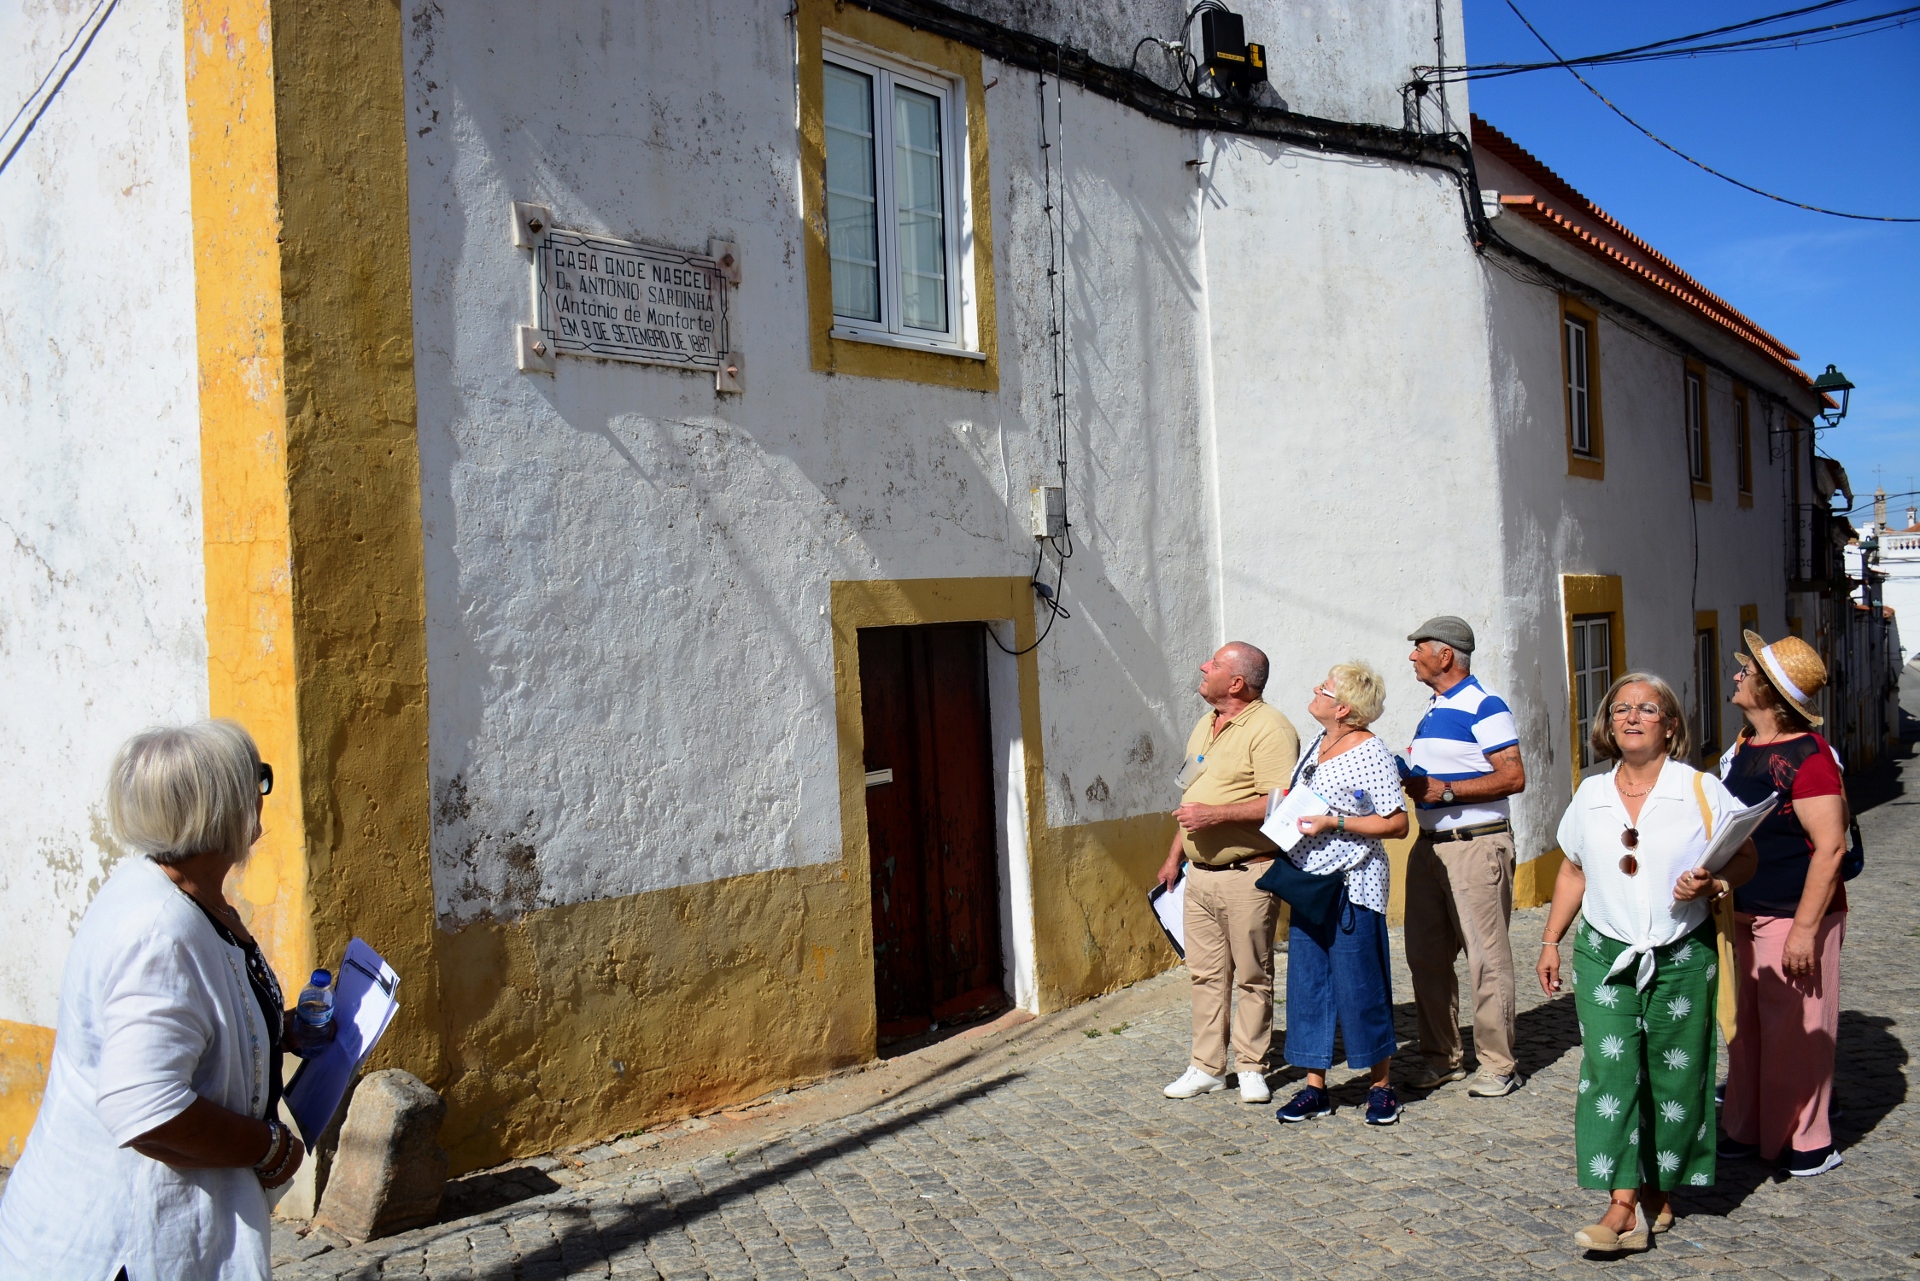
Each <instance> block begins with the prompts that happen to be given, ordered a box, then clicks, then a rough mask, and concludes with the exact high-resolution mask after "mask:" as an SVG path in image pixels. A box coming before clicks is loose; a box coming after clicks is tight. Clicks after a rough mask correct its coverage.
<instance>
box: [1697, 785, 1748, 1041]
mask: <svg viewBox="0 0 1920 1281" xmlns="http://www.w3.org/2000/svg"><path fill="white" fill-rule="evenodd" d="M1693 799H1694V800H1696V801H1699V802H1700V822H1701V824H1702V825H1703V826H1704V827H1705V828H1706V829H1707V840H1709V841H1711V840H1713V806H1711V805H1709V804H1707V776H1706V775H1705V774H1702V773H1700V772H1699V771H1697V770H1696V771H1695V772H1694V775H1693ZM1711 911H1712V912H1713V941H1714V951H1715V952H1717V953H1718V954H1719V956H1718V963H1719V966H1720V973H1719V979H1720V989H1719V992H1718V993H1717V994H1716V996H1715V1000H1714V1004H1715V1007H1716V1009H1717V1012H1718V1014H1719V1017H1720V1034H1721V1035H1722V1036H1724V1037H1726V1038H1727V1042H1728V1043H1729V1044H1731V1043H1732V1042H1733V1034H1734V1032H1735V1030H1736V1024H1735V1022H1734V1006H1735V1002H1736V1001H1737V1000H1738V998H1739V986H1738V983H1737V980H1736V977H1735V965H1736V962H1737V960H1738V958H1737V956H1736V955H1735V953H1734V950H1733V929H1734V922H1733V895H1731V894H1729V895H1727V896H1726V897H1725V898H1723V899H1721V900H1720V901H1719V902H1717V903H1715V904H1714V905H1713V906H1712V908H1711Z"/></svg>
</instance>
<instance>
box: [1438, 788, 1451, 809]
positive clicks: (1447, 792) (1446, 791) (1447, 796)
mask: <svg viewBox="0 0 1920 1281" xmlns="http://www.w3.org/2000/svg"><path fill="white" fill-rule="evenodd" d="M1440 799H1441V800H1443V801H1445V802H1446V803H1447V804H1449V805H1451V804H1453V784H1452V783H1442V784H1440Z"/></svg>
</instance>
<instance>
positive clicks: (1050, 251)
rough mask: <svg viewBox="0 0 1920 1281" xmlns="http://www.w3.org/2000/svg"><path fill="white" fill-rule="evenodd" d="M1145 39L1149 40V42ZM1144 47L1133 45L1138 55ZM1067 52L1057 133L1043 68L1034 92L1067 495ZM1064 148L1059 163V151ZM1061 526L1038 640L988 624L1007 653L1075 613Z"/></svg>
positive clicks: (1033, 579) (1036, 581)
mask: <svg viewBox="0 0 1920 1281" xmlns="http://www.w3.org/2000/svg"><path fill="white" fill-rule="evenodd" d="M1142 43H1145V42H1144V41H1143V42H1142ZM1139 52H1140V46H1139V45H1135V46H1134V54H1135V55H1136V57H1137V56H1138V54H1139ZM1062 58H1063V55H1062V52H1061V50H1060V49H1059V47H1058V46H1055V49H1054V68H1053V70H1054V76H1053V123H1054V128H1053V136H1052V137H1051V138H1049V137H1048V136H1047V74H1046V70H1045V68H1044V67H1043V68H1042V69H1041V71H1040V79H1039V83H1038V84H1037V85H1036V87H1035V92H1036V94H1037V96H1038V99H1039V118H1040V172H1041V189H1042V191H1043V193H1044V198H1043V200H1042V202H1041V206H1040V212H1041V213H1042V214H1043V215H1045V217H1046V223H1047V349H1048V354H1049V356H1050V357H1051V358H1052V362H1053V382H1052V386H1051V388H1050V389H1049V390H1050V394H1051V396H1052V400H1053V404H1052V406H1051V414H1052V417H1053V420H1054V463H1055V466H1056V467H1057V468H1058V470H1059V472H1060V494H1061V497H1062V499H1063V500H1064V498H1065V497H1066V492H1067V276H1066V271H1067V223H1066V213H1065V210H1064V209H1063V207H1062V204H1061V202H1063V201H1064V200H1065V199H1066V145H1065V144H1066V121H1065V116H1064V106H1063V102H1062V99H1063V95H1062V93H1061V91H1060V82H1061V77H1060V66H1061V62H1062ZM1133 74H1138V73H1137V72H1136V73H1133ZM1056 150H1057V151H1059V152H1060V158H1059V160H1058V161H1057V162H1056V160H1055V158H1054V152H1055V151H1056ZM1056 167H1057V168H1058V169H1059V170H1060V195H1059V197H1057V198H1056V197H1055V195H1054V179H1053V174H1054V170H1055V168H1056ZM1062 525H1063V526H1064V533H1065V535H1066V544H1065V546H1062V545H1061V543H1060V540H1059V539H1056V538H1054V537H1052V536H1051V535H1049V536H1048V537H1046V538H1044V539H1041V540H1039V541H1038V542H1037V543H1036V544H1035V546H1034V549H1033V573H1032V574H1030V575H1028V577H1027V585H1028V586H1029V587H1031V588H1033V594H1034V595H1035V596H1037V597H1039V599H1040V603H1041V604H1042V605H1043V606H1045V607H1046V610H1047V625H1046V626H1045V627H1044V628H1042V629H1041V632H1040V634H1039V635H1038V636H1036V637H1034V640H1033V644H1031V645H1026V646H1023V647H1021V648H1019V649H1013V648H1011V647H1009V646H1008V645H1007V644H1006V643H1005V642H1003V641H1002V640H1001V639H1000V637H999V636H998V635H996V634H995V633H994V630H993V629H992V628H991V627H989V628H988V629H987V635H988V636H989V637H990V638H992V640H993V643H994V644H995V645H997V646H999V647H1000V650H1001V652H1002V653H1006V654H1011V655H1013V656H1014V657H1016V658H1018V657H1019V656H1020V655H1022V654H1028V653H1032V652H1033V651H1034V650H1036V649H1039V648H1040V645H1041V642H1043V641H1045V640H1046V639H1047V637H1048V636H1049V635H1050V634H1051V633H1052V632H1053V625H1054V624H1055V623H1056V622H1058V621H1060V620H1061V619H1063V618H1072V617H1073V614H1072V612H1071V611H1069V610H1068V609H1067V607H1066V606H1065V605H1063V604H1061V603H1060V596H1061V594H1062V593H1063V592H1064V591H1065V589H1066V585H1067V560H1068V558H1069V557H1071V556H1072V555H1073V521H1072V520H1071V519H1065V518H1064V513H1063V520H1062ZM1049 545H1051V546H1052V548H1053V551H1054V556H1055V558H1056V559H1057V560H1058V561H1059V565H1060V568H1059V572H1058V573H1057V574H1056V575H1055V576H1054V581H1053V586H1052V587H1048V586H1047V585H1046V583H1045V582H1043V581H1042V580H1041V578H1040V571H1041V570H1043V569H1045V568H1046V557H1047V553H1046V549H1047V547H1048V546H1049Z"/></svg>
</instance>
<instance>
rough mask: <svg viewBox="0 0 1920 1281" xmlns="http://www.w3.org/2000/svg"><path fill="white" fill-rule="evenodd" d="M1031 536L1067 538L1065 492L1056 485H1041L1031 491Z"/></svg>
mask: <svg viewBox="0 0 1920 1281" xmlns="http://www.w3.org/2000/svg"><path fill="white" fill-rule="evenodd" d="M1033 536H1034V537H1035V538H1065V537H1066V536H1067V491H1066V490H1064V489H1062V488H1061V487H1060V486H1058V485H1043V486H1041V487H1040V488H1039V489H1036V490H1034V491H1033Z"/></svg>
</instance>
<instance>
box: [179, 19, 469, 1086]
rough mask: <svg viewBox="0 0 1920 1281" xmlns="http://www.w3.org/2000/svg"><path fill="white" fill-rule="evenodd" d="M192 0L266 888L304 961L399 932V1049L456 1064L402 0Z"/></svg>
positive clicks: (287, 940) (274, 939) (217, 533)
mask: <svg viewBox="0 0 1920 1281" xmlns="http://www.w3.org/2000/svg"><path fill="white" fill-rule="evenodd" d="M185 16H186V23H185V26H186V42H187V64H186V65H187V70H186V75H187V103H188V123H189V129H190V138H191V141H190V157H189V163H190V166H191V169H192V191H193V215H194V217H193V227H194V268H195V291H196V308H197V322H198V330H199V359H200V385H201V441H202V485H203V490H204V494H205V499H204V506H205V513H206V514H205V521H206V546H207V553H206V557H207V605H208V609H207V613H208V617H207V637H208V667H209V671H210V677H211V681H210V686H211V698H210V702H211V706H212V710H213V711H214V713H215V714H217V715H231V716H234V717H235V718H237V719H239V720H241V721H242V722H243V723H245V724H246V725H247V726H248V727H249V728H250V729H251V730H252V731H253V732H254V734H255V737H256V738H258V739H259V740H260V743H261V747H262V749H263V753H264V754H265V755H266V756H267V758H268V759H269V760H271V761H273V763H274V765H275V782H276V788H275V793H274V797H273V800H272V801H270V802H269V803H268V808H267V811H266V827H267V835H266V838H265V839H264V840H263V841H262V843H261V846H260V847H259V849H258V851H257V852H256V854H255V857H254V858H253V860H252V861H251V862H250V864H249V866H248V868H247V870H246V873H245V876H244V878H243V882H242V887H241V888H242V897H243V902H244V906H245V909H246V911H247V913H248V918H249V925H250V926H251V927H252V928H253V929H255V930H256V931H257V932H259V933H260V934H261V935H262V936H263V938H264V939H265V940H266V941H267V944H268V948H269V955H270V957H271V959H272V961H273V963H274V966H275V968H276V970H278V971H279V973H280V975H281V977H282V978H283V979H297V978H299V977H301V976H302V975H303V973H304V971H305V970H306V969H307V968H308V967H309V966H310V965H311V964H313V963H315V962H316V961H318V962H321V963H326V964H329V965H337V964H338V958H339V955H340V952H341V950H342V949H343V948H344V946H345V944H346V941H347V939H348V937H349V936H351V935H353V934H359V935H362V936H363V937H365V938H366V939H367V941H368V942H370V943H372V944H373V946H374V947H375V948H377V949H379V950H380V951H381V952H382V953H383V954H384V955H386V957H387V958H388V959H389V960H390V961H391V962H392V963H393V964H394V967H395V968H396V969H397V970H399V972H400V974H401V975H402V979H403V982H404V983H405V985H406V986H405V988H404V997H403V1000H402V1004H401V1014H400V1017H399V1019H398V1020H397V1021H396V1024H395V1026H394V1027H393V1028H392V1029H391V1030H390V1031H389V1032H388V1034H387V1037H386V1039H385V1040H384V1041H383V1043H382V1045H381V1047H380V1050H379V1052H378V1054H377V1056H376V1061H375V1062H374V1063H373V1066H376V1067H377V1066H396V1065H400V1066H406V1067H408V1068H410V1069H412V1070H413V1071H415V1072H417V1073H418V1074H420V1075H421V1076H422V1077H425V1078H426V1079H428V1080H429V1081H435V1080H437V1078H438V1077H439V1075H440V1074H441V1066H442V1063H443V1059H442V1057H441V1051H442V1047H441V1044H440V1026H439V1019H438V1008H437V1007H438V998H437V992H438V971H437V964H436V957H435V954H434V938H435V931H434V914H433V891H432V874H431V868H430V865H429V857H428V846H427V841H428V781H427V716H426V635H425V617H426V611H425V572H424V566H423V548H422V542H421V529H420V481H419V453H418V446H417V443H416V431H415V414H414V388H413V320H412V276H411V267H410V262H409V252H410V251H409V210H408V201H407V156H406V132H405V92H404V74H403V68H402V64H401V46H400V23H401V11H400V10H399V9H398V8H396V7H395V6H393V5H391V4H386V3H379V2H377V0H276V2H275V3H272V4H268V3H266V2H265V0H189V2H188V4H187V8H186V15H185Z"/></svg>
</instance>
